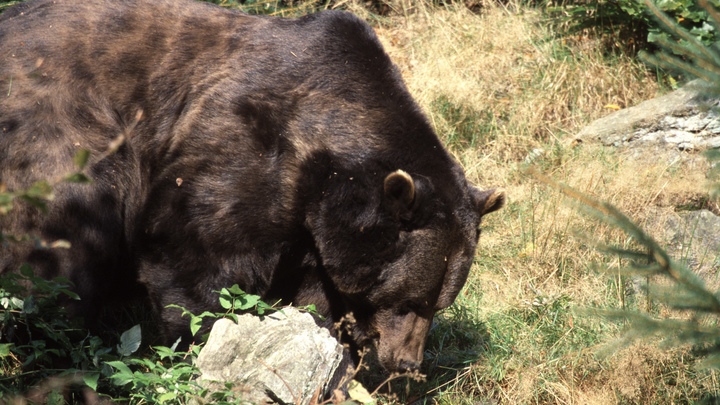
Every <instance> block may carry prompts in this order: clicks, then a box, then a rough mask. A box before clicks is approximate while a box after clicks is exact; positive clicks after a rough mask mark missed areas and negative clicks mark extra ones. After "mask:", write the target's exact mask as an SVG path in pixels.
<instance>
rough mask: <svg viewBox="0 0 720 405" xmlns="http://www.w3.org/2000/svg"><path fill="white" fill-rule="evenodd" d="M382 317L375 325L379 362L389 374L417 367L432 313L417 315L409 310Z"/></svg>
mask: <svg viewBox="0 0 720 405" xmlns="http://www.w3.org/2000/svg"><path fill="white" fill-rule="evenodd" d="M385 320H386V322H382V324H381V325H379V326H380V327H379V330H380V337H379V339H378V340H377V352H378V359H379V360H380V364H381V365H382V366H383V367H384V368H385V369H386V370H387V371H389V372H391V373H393V372H400V373H403V372H408V371H414V370H417V369H419V368H420V364H421V363H422V361H423V352H424V349H425V340H426V339H427V334H428V332H429V331H430V326H431V324H432V315H430V316H420V315H418V314H416V313H414V312H410V313H408V314H406V315H403V316H397V317H388V318H385Z"/></svg>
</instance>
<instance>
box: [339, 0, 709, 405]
mask: <svg viewBox="0 0 720 405" xmlns="http://www.w3.org/2000/svg"><path fill="white" fill-rule="evenodd" d="M392 5H393V9H394V10H396V13H395V14H394V16H392V17H388V18H386V19H382V20H375V23H376V25H377V31H378V34H379V35H380V37H381V40H382V41H383V43H384V44H385V46H386V48H387V49H388V51H389V52H390V54H391V56H392V57H393V59H394V60H395V61H396V63H397V64H398V65H399V67H400V69H401V71H402V72H403V75H404V77H405V79H406V82H407V84H408V87H409V88H410V90H411V92H412V93H413V94H414V95H415V97H416V99H417V100H418V101H419V102H420V104H421V105H422V106H423V107H424V108H425V110H426V111H427V112H428V114H429V116H430V119H431V121H432V122H433V124H434V125H435V127H436V129H437V130H438V132H439V133H440V134H441V135H442V136H443V137H444V139H445V141H446V143H447V144H448V147H449V148H450V149H451V150H452V151H453V153H454V154H455V155H456V157H457V159H458V160H459V161H460V162H461V163H462V164H463V165H464V167H465V168H466V171H467V174H468V177H469V179H470V180H471V181H473V182H475V183H476V184H481V185H484V186H490V185H493V186H500V187H503V188H505V189H507V191H508V195H509V198H510V203H509V205H508V206H507V207H506V209H504V210H503V211H502V212H500V213H499V214H493V215H491V216H489V217H488V218H487V222H486V223H485V232H484V233H483V237H482V238H481V244H480V245H481V246H480V249H479V252H478V263H477V265H476V266H475V267H474V269H473V272H472V274H471V276H470V279H469V280H468V285H467V287H466V289H465V292H464V293H463V294H462V295H461V297H460V298H459V300H458V305H457V306H456V307H454V308H453V309H451V310H450V311H447V312H446V313H445V314H444V316H443V317H441V319H440V320H439V322H438V328H437V329H436V331H435V332H434V333H433V334H432V336H431V340H430V345H429V349H428V350H429V351H430V352H432V353H430V354H431V356H430V357H436V356H437V357H438V358H439V359H440V360H435V361H433V362H432V364H431V365H430V367H429V372H430V374H429V378H430V380H431V381H430V382H429V383H428V384H427V385H425V386H423V387H420V388H418V390H420V391H422V390H425V391H426V392H427V391H432V394H431V395H432V396H433V397H432V399H427V398H426V400H425V401H426V402H427V403H432V402H439V403H447V404H459V403H468V404H474V403H477V402H476V401H478V400H480V401H486V400H489V401H491V402H497V403H513V404H514V403H563V404H586V403H595V404H612V403H675V402H689V401H692V400H696V399H698V398H701V397H702V396H703V395H705V394H704V393H708V392H714V393H717V392H718V383H717V376H716V375H715V374H714V373H710V374H707V373H703V372H701V371H698V370H697V369H696V368H695V360H694V357H693V356H689V355H688V354H687V349H682V350H676V351H665V350H663V349H658V348H656V347H655V346H652V345H641V346H636V347H634V348H632V349H629V350H625V351H621V352H620V353H618V354H617V355H615V356H613V357H610V358H598V357H597V356H595V353H596V349H598V348H599V347H601V346H602V345H603V344H604V343H605V342H608V341H611V340H612V339H613V338H614V337H616V336H617V335H618V333H619V329H620V326H619V325H615V324H611V323H608V322H606V321H604V320H602V319H595V318H588V317H584V316H580V315H576V314H574V311H573V310H574V309H575V308H581V307H588V306H592V307H601V308H618V307H623V306H625V307H627V308H631V309H632V308H634V305H635V306H636V305H637V304H636V302H635V300H637V297H635V296H633V295H632V294H631V293H630V292H628V291H627V288H626V287H627V286H626V285H625V283H624V281H623V280H617V279H613V278H612V277H607V276H604V275H599V274H597V273H596V272H594V271H592V270H591V268H590V266H591V263H593V262H608V260H609V259H607V258H604V257H603V256H601V255H600V254H598V253H597V252H595V251H594V250H592V249H590V248H588V247H587V246H586V244H585V243H584V242H583V240H582V239H580V238H578V237H577V236H576V233H575V232H579V233H581V234H587V235H591V236H592V237H594V238H600V239H608V240H611V241H613V242H615V243H619V244H623V243H629V241H627V240H624V239H622V238H623V236H622V235H620V234H619V233H617V232H616V231H613V230H611V229H609V228H608V227H606V226H603V225H599V224H597V223H596V222H593V221H591V220H589V219H587V218H585V217H583V216H581V215H579V214H578V209H577V207H576V206H574V205H572V204H568V202H567V201H565V200H564V198H563V197H561V196H560V195H559V194H558V193H557V192H555V191H553V190H549V189H548V188H547V187H546V186H544V185H541V184H539V183H538V182H537V181H535V180H533V179H532V178H530V177H528V176H527V175H525V174H524V173H525V172H524V168H525V166H526V165H527V160H528V156H529V155H530V154H533V153H534V158H532V163H533V164H534V165H535V166H536V167H537V168H538V169H539V170H541V171H542V172H544V173H547V174H549V175H550V176H551V177H552V178H554V179H555V180H558V181H561V182H564V183H566V184H569V185H570V186H572V187H574V188H576V189H578V190H580V191H582V192H585V193H587V194H590V195H592V196H594V197H596V198H599V199H602V200H605V201H609V202H611V203H612V204H614V205H616V206H617V207H618V208H620V209H621V210H622V211H624V212H625V213H626V214H628V215H629V216H630V217H631V218H633V219H635V220H636V221H639V222H641V223H647V224H655V223H657V218H659V217H662V216H663V215H669V214H672V213H673V211H674V208H675V207H677V206H681V205H683V204H686V203H688V202H691V201H696V200H697V199H698V198H704V197H706V196H707V189H706V187H705V172H706V167H705V165H704V163H703V162H702V160H701V159H696V157H693V156H691V157H690V158H688V159H684V160H682V159H681V160H679V161H667V160H663V159H657V158H651V159H634V158H631V157H630V155H625V154H623V153H621V152H618V151H616V150H613V149H607V148H603V147H601V146H598V145H590V144H576V143H573V142H572V139H573V138H572V135H573V134H574V133H576V132H577V131H579V129H581V128H582V127H583V126H584V125H586V124H588V123H589V122H591V121H592V120H593V119H596V118H599V117H601V116H603V115H606V114H609V113H610V112H611V111H610V110H608V109H606V108H605V106H606V105H608V104H616V105H619V106H621V107H627V106H631V105H635V104H637V103H639V102H641V101H643V100H646V99H649V98H652V97H655V96H656V95H658V93H659V91H660V89H659V86H658V85H657V82H656V78H655V77H654V75H653V74H652V73H651V72H650V71H649V70H648V69H647V68H646V67H645V66H643V65H642V64H641V63H640V62H638V61H637V60H634V59H631V58H629V57H624V56H612V57H608V56H607V55H604V54H603V51H602V49H601V48H602V44H601V43H600V41H596V40H593V39H592V38H581V37H575V38H562V37H561V36H559V35H557V34H556V33H555V32H553V31H552V28H551V26H550V24H548V23H547V22H546V21H543V17H542V15H541V14H540V13H539V12H538V11H536V10H533V9H528V8H523V7H519V6H517V5H515V3H513V2H512V1H511V2H509V3H507V4H506V5H505V6H501V5H497V4H495V3H492V2H486V3H484V5H483V7H482V10H481V12H480V13H478V14H474V13H472V12H470V11H468V10H467V9H464V8H462V7H454V6H447V7H445V8H441V9H433V8H431V7H429V6H424V5H422V4H417V3H412V6H411V5H410V3H407V2H395V3H392ZM349 6H350V8H351V9H352V10H353V11H355V12H356V13H358V14H361V15H362V13H363V9H362V8H361V7H359V6H353V5H352V4H350V5H349ZM366 16H367V15H366ZM368 18H370V17H369V16H368ZM533 151H534V152H533ZM650 233H651V234H652V235H653V236H657V237H662V236H663V233H662V229H650ZM607 264H609V265H613V263H612V262H609V263H607ZM458 342H459V343H458ZM448 353H449V354H448ZM433 384H434V385H435V386H433ZM437 385H442V388H441V389H435V388H437ZM438 392H442V394H440V395H438ZM412 395H420V394H418V393H415V394H411V396H412Z"/></svg>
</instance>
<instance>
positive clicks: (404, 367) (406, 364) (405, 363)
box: [398, 359, 420, 373]
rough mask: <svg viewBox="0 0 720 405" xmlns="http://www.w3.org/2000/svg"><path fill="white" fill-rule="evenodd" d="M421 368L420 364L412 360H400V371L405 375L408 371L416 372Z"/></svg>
mask: <svg viewBox="0 0 720 405" xmlns="http://www.w3.org/2000/svg"><path fill="white" fill-rule="evenodd" d="M419 368H420V363H418V362H416V361H412V360H404V359H403V360H400V362H399V363H398V371H399V372H401V373H405V372H408V371H414V370H417V369H419Z"/></svg>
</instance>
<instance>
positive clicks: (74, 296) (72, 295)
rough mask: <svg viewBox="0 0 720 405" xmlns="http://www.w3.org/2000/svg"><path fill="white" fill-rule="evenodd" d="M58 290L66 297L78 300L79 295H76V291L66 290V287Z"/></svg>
mask: <svg viewBox="0 0 720 405" xmlns="http://www.w3.org/2000/svg"><path fill="white" fill-rule="evenodd" d="M59 291H60V292H61V293H63V294H65V295H67V296H68V297H70V298H72V299H74V300H78V301H79V300H80V296H79V295H77V294H76V293H74V292H72V291H70V290H68V289H66V288H61V289H60V290H59Z"/></svg>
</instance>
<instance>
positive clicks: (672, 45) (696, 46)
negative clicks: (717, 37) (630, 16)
mask: <svg viewBox="0 0 720 405" xmlns="http://www.w3.org/2000/svg"><path fill="white" fill-rule="evenodd" d="M644 1H645V4H646V5H647V7H648V9H649V10H650V11H651V12H652V13H653V14H654V15H655V16H656V18H657V20H658V21H659V22H660V23H661V24H662V26H663V29H664V30H665V31H666V32H667V33H668V37H657V41H658V43H659V44H660V45H661V46H662V47H663V48H664V49H666V52H661V53H657V54H654V55H652V54H649V53H643V54H641V57H642V58H643V59H645V60H646V61H648V62H649V63H651V64H654V65H657V66H659V67H662V68H664V69H668V70H672V71H675V72H678V73H681V74H685V75H687V76H689V77H697V78H700V79H702V80H703V81H704V83H703V84H702V86H699V85H698V87H700V89H701V90H703V91H705V92H707V93H709V94H711V95H715V96H718V95H720V49H718V47H717V46H716V45H713V46H708V45H706V44H705V43H704V42H703V41H701V40H700V39H698V38H697V37H696V36H694V35H693V34H692V32H690V31H688V30H686V29H684V28H683V27H682V26H680V25H679V24H677V23H675V22H674V21H673V19H672V18H671V17H670V16H668V15H667V14H666V13H664V12H663V11H662V9H660V8H659V7H657V6H656V5H655V4H654V3H652V2H651V1H650V0H644ZM698 4H699V6H700V7H702V8H703V10H704V11H705V12H706V13H707V16H708V17H707V19H706V21H705V24H707V25H708V26H709V27H711V28H712V30H714V31H715V32H720V13H718V10H717V8H713V7H711V5H710V4H709V3H708V1H707V0H701V1H700V2H699V3H698Z"/></svg>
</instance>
